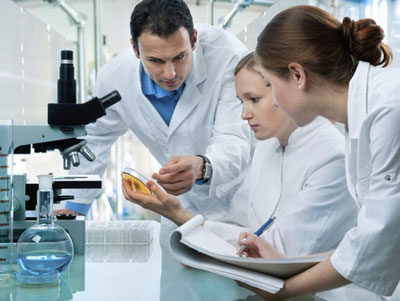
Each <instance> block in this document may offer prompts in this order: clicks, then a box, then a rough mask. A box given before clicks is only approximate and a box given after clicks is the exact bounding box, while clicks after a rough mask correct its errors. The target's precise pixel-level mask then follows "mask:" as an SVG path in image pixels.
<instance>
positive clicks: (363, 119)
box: [331, 62, 400, 296]
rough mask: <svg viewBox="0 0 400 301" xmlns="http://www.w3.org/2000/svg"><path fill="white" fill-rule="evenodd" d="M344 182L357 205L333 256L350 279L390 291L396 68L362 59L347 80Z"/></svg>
mask: <svg viewBox="0 0 400 301" xmlns="http://www.w3.org/2000/svg"><path fill="white" fill-rule="evenodd" d="M346 138H347V141H346V146H347V149H346V172H347V183H348V187H349V190H350V192H351V194H352V196H353V198H354V199H355V200H356V201H357V203H358V204H359V205H360V206H361V209H360V212H359V215H358V220H357V225H356V226H355V227H354V228H352V229H351V230H350V231H348V232H347V234H346V236H345V237H344V239H343V240H342V242H341V243H340V244H339V246H338V248H337V250H336V251H335V253H334V254H333V256H332V259H331V261H332V264H333V266H334V267H335V269H336V270H337V271H338V272H339V273H340V274H342V275H343V276H344V277H345V278H347V279H348V280H350V281H352V282H353V283H355V284H357V285H359V286H361V287H364V288H366V289H368V290H371V291H373V292H375V293H377V294H381V295H385V296H388V295H391V294H392V293H393V291H394V289H395V287H396V285H397V284H398V282H399V279H400V70H399V69H395V68H392V67H390V68H381V67H373V66H371V65H370V64H369V63H366V62H360V63H359V65H358V67H357V70H356V72H355V74H354V76H353V78H352V80H351V81H350V87H349V96H348V132H347V137H346Z"/></svg>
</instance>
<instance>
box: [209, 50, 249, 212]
mask: <svg viewBox="0 0 400 301" xmlns="http://www.w3.org/2000/svg"><path fill="white" fill-rule="evenodd" d="M238 61H239V57H238V56H236V57H234V58H233V59H232V60H231V62H230V64H229V65H228V67H227V69H226V70H225V71H224V72H225V75H224V79H223V82H222V87H221V90H220V94H219V100H218V106H217V110H216V115H215V122H214V126H213V136H212V140H211V143H210V145H209V146H208V147H207V149H206V156H207V157H208V158H209V159H210V161H211V163H212V167H213V174H212V178H211V182H210V189H209V191H211V192H213V191H215V197H216V198H217V199H216V200H215V201H218V198H221V197H223V196H226V194H227V193H229V192H230V191H236V190H237V188H236V186H237V185H239V184H240V183H241V179H242V178H243V175H242V174H241V172H242V171H243V170H246V167H248V166H249V164H250V147H251V138H250V129H249V127H248V125H247V124H246V123H245V122H244V121H242V120H241V104H240V102H239V100H238V99H237V97H236V92H235V82H234V76H233V71H234V68H235V67H236V64H237V63H238ZM223 199H225V200H226V199H227V198H226V197H224V198H223ZM223 207H224V208H228V207H229V204H224V206H223Z"/></svg>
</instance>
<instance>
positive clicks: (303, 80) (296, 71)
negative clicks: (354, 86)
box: [288, 63, 308, 90]
mask: <svg viewBox="0 0 400 301" xmlns="http://www.w3.org/2000/svg"><path fill="white" fill-rule="evenodd" d="M288 69H289V73H290V78H291V79H292V80H294V81H295V82H296V84H297V85H298V87H299V89H301V90H304V89H306V88H307V83H308V81H307V80H308V78H307V73H306V70H305V69H304V68H303V66H302V65H300V64H299V63H289V65H288Z"/></svg>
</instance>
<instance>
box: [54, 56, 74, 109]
mask: <svg viewBox="0 0 400 301" xmlns="http://www.w3.org/2000/svg"><path fill="white" fill-rule="evenodd" d="M57 98H58V99H57V101H58V103H76V81H75V79H74V65H73V52H72V50H62V51H61V64H60V79H59V80H58V83H57Z"/></svg>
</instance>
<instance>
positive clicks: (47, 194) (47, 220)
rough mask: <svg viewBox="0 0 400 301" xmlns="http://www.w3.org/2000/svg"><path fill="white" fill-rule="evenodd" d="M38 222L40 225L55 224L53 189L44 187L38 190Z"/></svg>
mask: <svg viewBox="0 0 400 301" xmlns="http://www.w3.org/2000/svg"><path fill="white" fill-rule="evenodd" d="M37 201H38V206H37V208H38V209H37V210H38V212H37V216H38V219H37V223H38V225H43V224H45V225H52V224H53V190H50V189H42V190H38V192H37Z"/></svg>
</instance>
